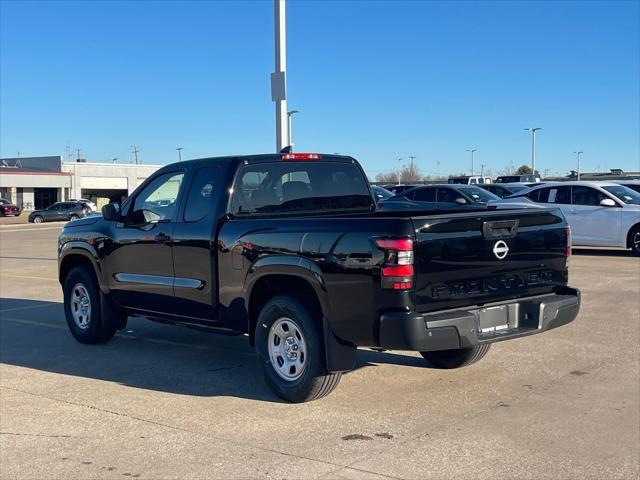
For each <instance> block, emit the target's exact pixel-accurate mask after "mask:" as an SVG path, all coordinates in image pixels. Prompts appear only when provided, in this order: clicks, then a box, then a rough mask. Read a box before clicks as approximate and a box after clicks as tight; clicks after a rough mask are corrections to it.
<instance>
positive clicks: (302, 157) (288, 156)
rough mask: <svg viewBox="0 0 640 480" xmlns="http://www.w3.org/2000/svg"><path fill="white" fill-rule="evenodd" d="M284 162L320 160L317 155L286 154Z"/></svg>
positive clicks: (283, 158) (283, 156) (283, 157)
mask: <svg viewBox="0 0 640 480" xmlns="http://www.w3.org/2000/svg"><path fill="white" fill-rule="evenodd" d="M282 160H320V155H318V154H317V153H285V154H284V155H282Z"/></svg>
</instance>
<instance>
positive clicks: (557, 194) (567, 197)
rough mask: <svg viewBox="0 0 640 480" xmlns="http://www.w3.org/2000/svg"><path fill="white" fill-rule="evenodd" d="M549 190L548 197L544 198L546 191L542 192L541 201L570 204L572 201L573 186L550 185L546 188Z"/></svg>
mask: <svg viewBox="0 0 640 480" xmlns="http://www.w3.org/2000/svg"><path fill="white" fill-rule="evenodd" d="M544 190H545V192H547V194H548V195H547V196H546V198H543V195H544V193H541V194H540V202H543V203H557V204H570V203H571V187H565V186H559V187H549V188H546V189H544Z"/></svg>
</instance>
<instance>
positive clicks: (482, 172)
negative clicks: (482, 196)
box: [480, 163, 486, 177]
mask: <svg viewBox="0 0 640 480" xmlns="http://www.w3.org/2000/svg"><path fill="white" fill-rule="evenodd" d="M484 167H486V165H485V164H484V163H481V164H480V176H481V177H484Z"/></svg>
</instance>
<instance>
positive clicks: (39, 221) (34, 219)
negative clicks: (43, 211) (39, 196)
mask: <svg viewBox="0 0 640 480" xmlns="http://www.w3.org/2000/svg"><path fill="white" fill-rule="evenodd" d="M42 222H44V218H43V217H41V216H40V215H36V216H35V217H33V223H42Z"/></svg>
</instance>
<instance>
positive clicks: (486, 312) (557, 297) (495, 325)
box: [379, 287, 580, 352]
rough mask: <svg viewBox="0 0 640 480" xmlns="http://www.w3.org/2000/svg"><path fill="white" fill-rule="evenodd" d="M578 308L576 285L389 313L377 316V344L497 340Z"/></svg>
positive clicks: (413, 346)
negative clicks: (429, 309) (531, 294)
mask: <svg viewBox="0 0 640 480" xmlns="http://www.w3.org/2000/svg"><path fill="white" fill-rule="evenodd" d="M579 311H580V290H578V289H577V288H571V287H566V288H565V289H563V291H562V292H559V293H555V294H548V295H539V296H535V297H526V298H522V299H517V300H512V301H508V302H499V303H495V304H491V305H485V306H483V307H475V308H471V309H456V310H446V311H441V312H435V313H427V314H420V313H415V312H406V313H405V312H390V313H385V314H383V315H382V316H381V317H380V332H379V333H380V347H382V348H386V349H390V350H391V349H393V350H415V351H422V352H427V351H435V350H450V349H455V348H465V347H471V346H474V345H479V344H483V343H493V342H499V341H502V340H510V339H512V338H519V337H525V336H527V335H535V334H536V333H541V332H544V331H546V330H551V329H552V328H557V327H560V326H562V325H566V324H567V323H570V322H572V321H573V320H575V318H576V316H577V315H578V312H579Z"/></svg>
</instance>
